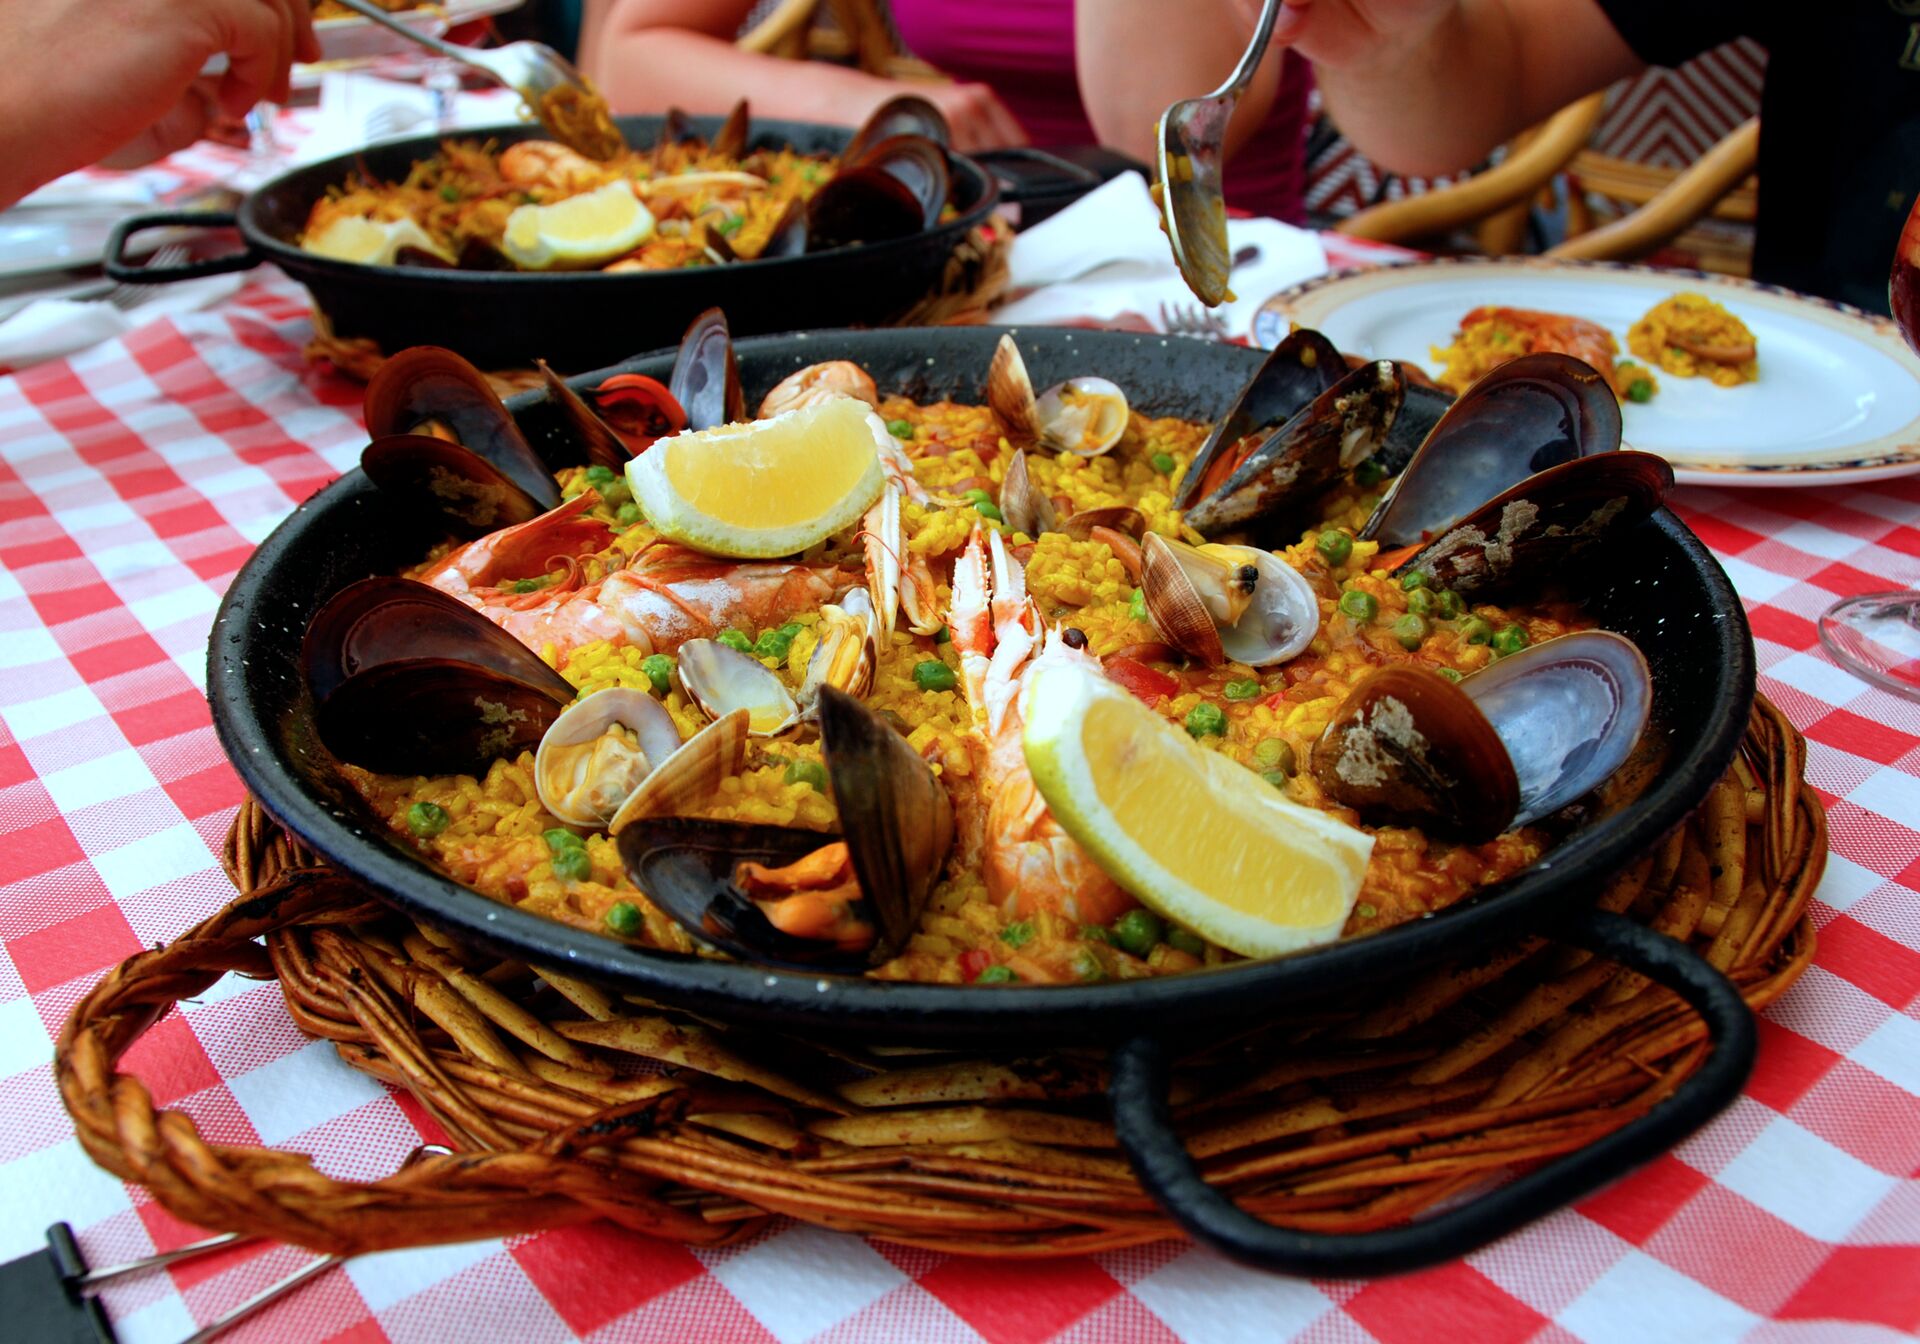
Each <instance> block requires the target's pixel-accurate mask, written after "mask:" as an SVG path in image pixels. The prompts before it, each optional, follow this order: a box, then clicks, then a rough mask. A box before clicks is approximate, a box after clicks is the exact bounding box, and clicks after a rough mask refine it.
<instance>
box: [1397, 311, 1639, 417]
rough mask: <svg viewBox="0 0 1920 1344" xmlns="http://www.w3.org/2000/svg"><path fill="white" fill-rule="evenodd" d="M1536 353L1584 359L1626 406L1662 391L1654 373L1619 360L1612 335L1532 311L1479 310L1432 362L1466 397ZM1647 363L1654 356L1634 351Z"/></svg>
mask: <svg viewBox="0 0 1920 1344" xmlns="http://www.w3.org/2000/svg"><path fill="white" fill-rule="evenodd" d="M1537 351H1557V352H1559V353H1560V354H1563V355H1572V356H1574V357H1575V358H1576V359H1580V360H1584V361H1585V362H1586V363H1588V364H1590V365H1592V366H1593V367H1594V368H1595V369H1597V370H1599V371H1600V375H1601V376H1602V377H1603V378H1605V379H1606V380H1607V382H1608V384H1609V385H1610V386H1611V387H1612V388H1613V392H1614V395H1615V396H1617V397H1619V398H1621V399H1622V400H1623V401H1649V400H1651V399H1652V397H1653V395H1654V393H1656V392H1658V391H1659V390H1660V385H1659V383H1658V382H1657V381H1656V380H1655V379H1654V376H1653V375H1652V374H1651V373H1648V372H1647V370H1646V369H1645V368H1643V367H1641V366H1640V365H1638V364H1636V363H1634V362H1633V361H1632V360H1623V359H1621V358H1620V343H1619V342H1618V341H1616V340H1614V338H1613V333H1612V332H1610V331H1608V330H1607V329H1606V328H1605V327H1603V326H1601V325H1600V324H1599V323H1598V322H1593V321H1590V320H1588V319H1587V318H1584V317H1570V316H1568V315H1567V314H1565V313H1546V312H1540V311H1538V310H1537V309H1532V308H1506V307H1494V306H1488V307H1481V308H1475V309H1474V310H1472V311H1471V312H1469V313H1468V314H1466V316H1464V317H1462V318H1461V319H1460V328H1459V330H1458V331H1456V332H1454V334H1453V340H1452V341H1451V342H1450V343H1449V344H1447V345H1445V346H1435V347H1434V348H1433V351H1432V355H1433V358H1434V359H1435V360H1436V361H1438V362H1439V363H1440V365H1441V366H1442V368H1441V373H1440V376H1439V379H1438V382H1439V383H1440V385H1441V386H1442V387H1444V388H1446V389H1447V390H1448V391H1451V392H1464V391H1466V389H1467V388H1469V387H1471V386H1472V385H1473V384H1474V383H1475V382H1477V381H1479V379H1480V378H1481V376H1482V375H1484V374H1486V373H1487V372H1489V371H1490V370H1492V369H1493V368H1495V367H1496V366H1497V365H1500V364H1503V363H1505V362H1506V361H1507V360H1509V359H1513V358H1515V357H1517V356H1520V355H1525V354H1532V353H1534V352H1537ZM1633 352H1634V353H1635V354H1637V355H1640V356H1641V357H1642V358H1643V359H1645V358H1651V356H1650V355H1649V354H1648V353H1647V352H1646V351H1644V350H1642V349H1641V348H1640V346H1639V345H1637V344H1636V345H1634V346H1633Z"/></svg>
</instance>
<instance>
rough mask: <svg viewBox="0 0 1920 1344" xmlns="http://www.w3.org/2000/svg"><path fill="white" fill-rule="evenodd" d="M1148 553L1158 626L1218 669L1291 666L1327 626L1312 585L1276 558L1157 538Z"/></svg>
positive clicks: (1146, 573)
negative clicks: (1235, 665)
mask: <svg viewBox="0 0 1920 1344" xmlns="http://www.w3.org/2000/svg"><path fill="white" fill-rule="evenodd" d="M1141 551H1142V564H1141V570H1140V589H1141V596H1142V598H1143V600H1144V601H1145V602H1146V606H1147V614H1148V616H1149V617H1151V618H1152V620H1153V624H1154V626H1155V628H1156V629H1158V630H1159V631H1160V633H1161V636H1162V637H1163V638H1164V639H1165V640H1166V641H1167V643H1169V644H1171V645H1173V647H1175V648H1176V649H1179V650H1180V651H1181V652H1182V653H1185V654H1188V655H1189V656H1191V657H1195V658H1199V659H1201V660H1202V661H1204V662H1206V663H1208V664H1209V665H1211V666H1218V665H1219V664H1220V663H1222V662H1225V661H1227V660H1228V659H1231V660H1232V661H1234V662H1236V663H1244V664H1246V665H1247V666H1249V667H1271V666H1274V665H1275V664H1277V663H1284V662H1287V661H1289V660H1290V659H1293V658H1297V657H1299V656H1300V654H1301V653H1302V652H1303V651H1305V649H1306V647H1307V645H1308V644H1310V643H1312V642H1313V636H1314V634H1315V633H1316V632H1317V631H1318V630H1319V628H1320V603H1319V599H1318V598H1317V597H1316V596H1315V595H1314V591H1313V588H1312V586H1311V585H1310V584H1309V583H1308V582H1307V581H1306V579H1305V578H1303V577H1302V576H1301V575H1300V574H1298V573H1297V572H1295V570H1294V568H1293V566H1292V565H1289V564H1288V563H1287V562H1286V561H1285V560H1283V559H1281V558H1280V557H1279V556H1277V555H1273V554H1271V553H1270V552H1267V551H1263V550H1260V549H1259V548H1258V547H1255V546H1219V545H1210V546H1198V547H1195V546H1188V545H1187V544H1186V543H1184V542H1180V541H1169V540H1168V539H1167V538H1165V537H1162V536H1159V535H1158V534H1155V533H1148V534H1147V536H1146V539H1145V541H1144V543H1143V545H1142V547H1141Z"/></svg>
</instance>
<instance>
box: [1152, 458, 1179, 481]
mask: <svg viewBox="0 0 1920 1344" xmlns="http://www.w3.org/2000/svg"><path fill="white" fill-rule="evenodd" d="M1147 460H1148V461H1149V462H1151V463H1152V464H1153V469H1154V470H1155V471H1157V472H1159V473H1160V474H1161V475H1162V476H1171V475H1172V474H1173V469H1174V468H1175V467H1176V466H1178V465H1179V464H1178V463H1177V462H1175V461H1174V460H1173V454H1172V453H1155V454H1154V455H1153V456H1152V457H1150V458H1148V459H1147Z"/></svg>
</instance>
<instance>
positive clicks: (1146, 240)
mask: <svg viewBox="0 0 1920 1344" xmlns="http://www.w3.org/2000/svg"><path fill="white" fill-rule="evenodd" d="M1227 243H1228V246H1229V247H1231V248H1232V250H1234V251H1236V252H1237V251H1239V250H1240V249H1241V248H1243V247H1246V246H1248V245H1252V246H1255V247H1258V248H1259V249H1260V255H1259V256H1258V257H1257V258H1256V259H1254V260H1253V261H1250V262H1248V263H1247V264H1246V265H1244V266H1241V267H1240V268H1239V269H1238V270H1236V271H1234V273H1233V279H1232V288H1233V291H1234V293H1235V294H1237V295H1239V297H1238V298H1237V299H1235V300H1234V301H1233V302H1232V303H1228V304H1223V305H1221V306H1220V307H1219V308H1217V309H1215V310H1214V311H1215V312H1217V313H1218V314H1219V315H1220V316H1221V317H1222V318H1223V319H1224V320H1225V321H1226V323H1227V330H1228V332H1229V333H1230V334H1231V335H1234V336H1246V335H1248V334H1249V333H1250V332H1251V330H1252V327H1253V315H1254V313H1255V312H1256V311H1257V310H1258V309H1259V307H1260V305H1261V304H1263V303H1265V302H1266V301H1267V300H1268V299H1269V298H1271V297H1272V296H1273V295H1274V294H1275V293H1276V292H1277V291H1279V290H1282V289H1285V288H1286V287H1287V286H1288V285H1293V284H1298V283H1299V282H1300V281H1302V280H1307V279H1311V278H1312V277H1314V276H1316V275H1320V274H1322V273H1324V272H1325V271H1326V269H1327V256H1326V253H1325V252H1324V251H1322V250H1321V247H1320V240H1319V239H1318V238H1316V237H1315V236H1314V235H1313V234H1312V233H1309V232H1308V231H1307V230H1305V229H1296V228H1294V227H1293V226H1292V225H1290V224H1282V223H1281V222H1280V221H1279V220H1277V219H1230V220H1228V221H1227ZM1101 262H1109V263H1112V264H1110V265H1106V266H1102V267H1101V269H1099V270H1097V271H1093V272H1092V273H1091V274H1086V275H1084V276H1082V278H1079V279H1074V278H1072V277H1074V276H1076V275H1080V274H1081V273H1082V272H1086V271H1087V270H1088V268H1089V267H1092V266H1094V265H1096V264H1098V263H1101ZM1008 264H1009V269H1010V271H1011V277H1010V279H1011V287H1012V289H1013V290H1014V291H1015V292H1018V291H1020V290H1022V289H1025V288H1028V287H1030V286H1038V287H1039V288H1037V289H1035V291H1034V292H1033V293H1031V294H1028V295H1026V296H1025V297H1023V298H1017V299H1015V300H1014V301H1013V302H1012V303H1009V304H1006V305H1005V306H1004V307H1001V308H999V309H997V310H995V312H994V315H993V320H994V321H996V322H1004V323H1009V324H1016V323H1022V322H1026V323H1033V324H1035V325H1045V324H1046V323H1049V322H1060V321H1064V320H1067V319H1071V318H1086V317H1091V318H1111V317H1115V316H1118V315H1119V314H1120V313H1123V312H1129V311H1131V312H1135V313H1138V314H1140V315H1141V316H1142V317H1145V318H1148V319H1150V320H1152V321H1155V322H1157V321H1158V320H1159V314H1160V305H1161V303H1163V302H1164V303H1167V304H1169V305H1171V304H1175V303H1180V304H1187V305H1193V304H1196V303H1197V300H1195V298H1194V297H1193V291H1191V290H1189V289H1188V288H1187V286H1186V282H1185V281H1183V280H1181V278H1180V272H1179V270H1178V269H1176V268H1175V266H1174V264H1173V253H1172V251H1171V249H1170V248H1169V247H1168V246H1167V236H1166V235H1165V234H1164V233H1162V232H1161V231H1160V214H1159V211H1157V210H1156V209H1155V208H1154V204H1153V197H1152V196H1151V195H1150V194H1149V193H1148V191H1147V184H1146V180H1145V179H1144V178H1142V177H1141V176H1140V174H1138V173H1123V174H1121V175H1120V176H1119V177H1116V178H1114V179H1113V180H1112V181H1111V182H1108V183H1106V184H1105V185H1104V186H1101V187H1100V188H1098V189H1097V190H1094V191H1091V192H1089V193H1088V194H1087V195H1085V196H1083V197H1081V198H1080V199H1079V200H1077V201H1075V202H1074V203H1073V204H1072V205H1070V206H1068V207H1067V208H1066V209H1064V210H1062V211H1061V212H1060V213H1059V214H1057V215H1055V216H1053V217H1052V218H1051V219H1048V220H1046V221H1044V222H1042V223H1040V224H1036V225H1035V226H1034V227H1033V228H1031V229H1028V230H1026V231H1025V232H1023V233H1021V234H1020V235H1019V236H1018V237H1016V238H1015V239H1014V240H1013V254H1012V256H1011V257H1010V258H1009V260H1008Z"/></svg>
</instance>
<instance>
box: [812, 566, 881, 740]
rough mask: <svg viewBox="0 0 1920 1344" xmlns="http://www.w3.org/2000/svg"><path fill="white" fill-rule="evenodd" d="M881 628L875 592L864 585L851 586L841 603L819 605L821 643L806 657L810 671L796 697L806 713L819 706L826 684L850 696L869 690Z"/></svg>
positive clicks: (871, 683) (878, 655)
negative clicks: (875, 606) (875, 603)
mask: <svg viewBox="0 0 1920 1344" xmlns="http://www.w3.org/2000/svg"><path fill="white" fill-rule="evenodd" d="M879 627H880V621H879V613H878V612H877V611H876V610H875V608H874V603H873V595H872V594H871V593H869V592H868V591H867V590H866V589H865V588H854V589H850V590H849V591H848V593H847V595H846V596H845V597H843V598H841V599H840V600H839V602H837V603H829V604H828V605H826V606H823V607H821V608H820V624H819V626H818V627H816V631H815V633H816V634H818V636H819V641H820V642H819V643H817V644H815V645H814V648H813V653H812V654H811V655H810V656H809V657H808V659H807V670H806V672H805V673H804V674H803V675H802V677H801V680H800V691H799V694H798V695H797V696H796V697H795V698H796V699H798V700H799V702H800V707H801V710H802V711H803V712H804V713H808V714H812V713H813V712H814V711H815V710H816V709H817V707H818V705H819V697H820V692H821V690H822V689H823V688H826V687H832V688H833V689H835V690H838V691H844V692H846V693H847V694H849V695H865V694H866V693H867V690H868V688H869V687H871V686H872V685H873V671H874V667H875V666H876V665H877V664H878V662H879V659H880V652H879V647H878V636H879Z"/></svg>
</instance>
